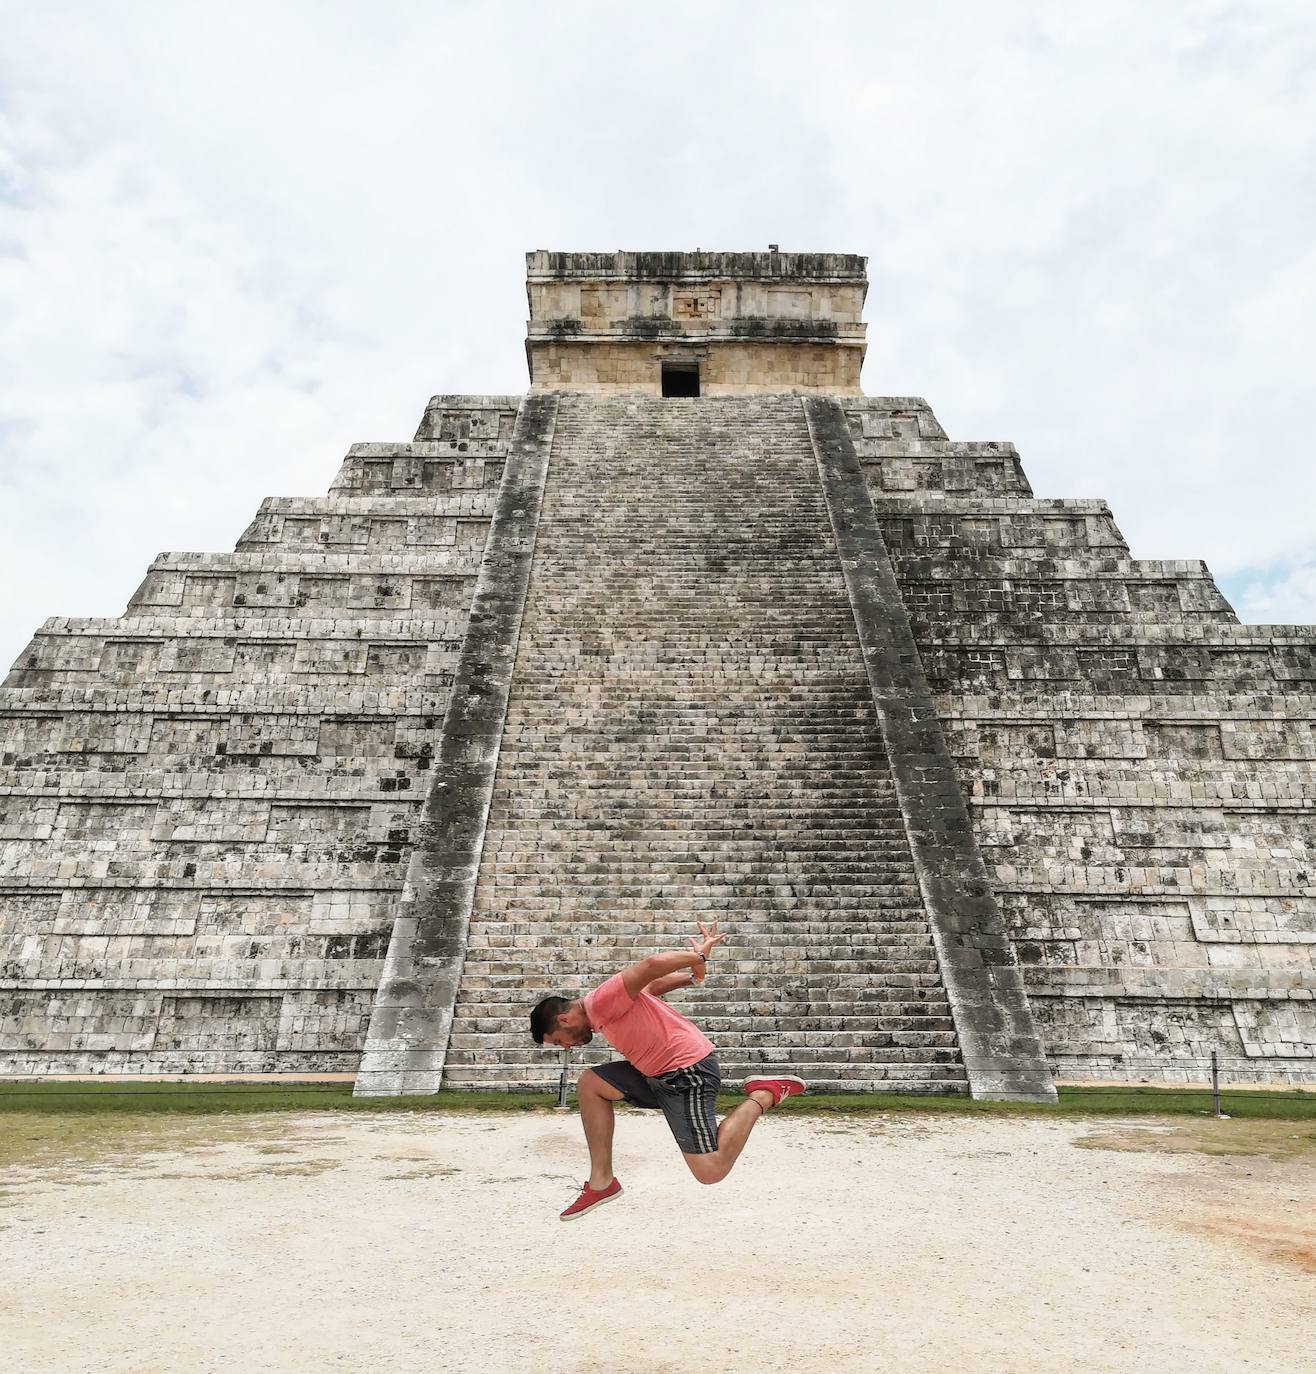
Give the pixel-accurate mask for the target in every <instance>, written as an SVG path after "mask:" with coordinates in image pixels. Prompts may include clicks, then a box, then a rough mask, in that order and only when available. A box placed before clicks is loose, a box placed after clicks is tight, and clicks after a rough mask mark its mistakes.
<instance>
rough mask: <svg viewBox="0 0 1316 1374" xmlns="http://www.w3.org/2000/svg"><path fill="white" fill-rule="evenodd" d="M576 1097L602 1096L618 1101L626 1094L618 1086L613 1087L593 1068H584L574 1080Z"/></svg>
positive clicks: (611, 1100) (610, 1100)
mask: <svg viewBox="0 0 1316 1374" xmlns="http://www.w3.org/2000/svg"><path fill="white" fill-rule="evenodd" d="M576 1096H577V1097H604V1098H607V1100H608V1101H609V1102H620V1101H621V1100H622V1098H623V1097H625V1096H626V1094H625V1093H624V1092H622V1091H621V1089H620V1088H614V1087H613V1086H612V1084H611V1083H609V1082H608V1080H607V1079H606V1078H601V1077H600V1076H599V1075H598V1074H596V1073H595V1072H594V1070H593V1069H586V1070H585V1072H584V1073H582V1074H581V1075H580V1077H579V1078H578V1079H577V1080H576Z"/></svg>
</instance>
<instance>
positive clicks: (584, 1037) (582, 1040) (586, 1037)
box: [576, 1030, 594, 1045]
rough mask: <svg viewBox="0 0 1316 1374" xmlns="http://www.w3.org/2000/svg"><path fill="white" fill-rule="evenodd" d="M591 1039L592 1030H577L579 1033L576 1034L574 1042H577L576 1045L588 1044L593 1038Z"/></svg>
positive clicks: (592, 1036)
mask: <svg viewBox="0 0 1316 1374" xmlns="http://www.w3.org/2000/svg"><path fill="white" fill-rule="evenodd" d="M593 1039H594V1032H593V1031H592V1030H583V1031H581V1032H579V1034H578V1035H577V1036H576V1044H577V1045H588V1044H589V1042H590V1041H591V1040H593Z"/></svg>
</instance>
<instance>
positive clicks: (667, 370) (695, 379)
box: [663, 363, 699, 396]
mask: <svg viewBox="0 0 1316 1374" xmlns="http://www.w3.org/2000/svg"><path fill="white" fill-rule="evenodd" d="M663 395H664V396H698V395H699V364H698V363H664V364H663Z"/></svg>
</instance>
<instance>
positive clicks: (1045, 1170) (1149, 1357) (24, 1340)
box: [0, 1112, 1316, 1374]
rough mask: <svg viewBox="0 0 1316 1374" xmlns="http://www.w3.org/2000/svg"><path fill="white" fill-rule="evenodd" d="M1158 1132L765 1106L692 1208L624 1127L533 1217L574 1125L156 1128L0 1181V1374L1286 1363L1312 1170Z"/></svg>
mask: <svg viewBox="0 0 1316 1374" xmlns="http://www.w3.org/2000/svg"><path fill="white" fill-rule="evenodd" d="M1213 1124H1214V1123H1213ZM4 1128H5V1122H4V1119H3V1118H0V1129H4ZM1223 1128H1224V1126H1223V1125H1222V1129H1223ZM1275 1129H1276V1131H1277V1132H1278V1133H1279V1136H1280V1137H1282V1136H1283V1131H1284V1126H1283V1123H1277V1124H1276V1127H1275ZM1176 1130H1177V1131H1179V1133H1180V1134H1181V1133H1182V1131H1181V1128H1169V1127H1166V1126H1156V1125H1151V1126H1149V1125H1148V1124H1147V1123H1145V1122H1143V1123H1115V1124H1110V1123H1093V1122H1090V1121H1088V1122H1073V1121H1064V1120H1038V1119H1036V1118H1014V1119H1009V1118H1007V1119H1001V1118H974V1117H926V1116H902V1117H891V1118H878V1119H874V1118H838V1119H831V1118H819V1117H803V1116H797V1117H791V1116H789V1115H783V1116H780V1117H775V1118H773V1117H769V1118H768V1119H767V1120H765V1122H764V1123H763V1125H762V1126H761V1127H760V1128H759V1129H758V1130H756V1132H755V1134H754V1136H753V1137H752V1138H751V1141H750V1144H749V1147H748V1150H747V1152H746V1154H745V1156H744V1158H743V1160H742V1162H741V1164H740V1166H739V1167H738V1168H737V1170H736V1172H735V1173H733V1174H732V1176H731V1178H730V1179H728V1180H727V1181H726V1182H725V1183H723V1184H720V1185H718V1186H717V1187H714V1188H703V1187H700V1185H698V1184H697V1183H695V1182H694V1181H693V1179H691V1178H690V1177H689V1176H688V1174H687V1173H686V1171H685V1169H684V1167H683V1165H682V1164H681V1161H680V1159H679V1156H677V1155H676V1154H675V1151H674V1148H673V1146H672V1144H671V1140H670V1137H669V1136H668V1135H667V1131H666V1127H665V1125H664V1123H663V1122H662V1120H661V1119H658V1118H655V1117H652V1116H649V1115H647V1114H640V1113H634V1112H630V1113H626V1114H625V1115H624V1116H623V1118H622V1119H621V1120H620V1121H619V1123H618V1132H617V1134H618V1140H617V1171H618V1174H619V1176H620V1177H621V1179H622V1182H623V1184H624V1186H625V1189H626V1192H625V1195H624V1197H623V1198H621V1199H619V1200H618V1201H616V1202H614V1203H612V1204H609V1205H608V1206H606V1207H604V1208H601V1209H600V1210H599V1211H597V1212H595V1213H593V1214H592V1215H590V1216H588V1217H585V1218H584V1219H582V1220H580V1221H576V1222H572V1223H569V1224H567V1225H564V1224H562V1223H561V1222H559V1221H558V1219H557V1213H558V1211H559V1210H560V1209H561V1208H562V1207H563V1206H564V1205H565V1204H566V1203H567V1202H568V1201H569V1200H570V1199H571V1197H572V1196H573V1194H574V1188H575V1186H576V1185H578V1184H579V1182H580V1180H581V1179H582V1178H583V1177H584V1171H583V1169H582V1147H581V1141H580V1137H579V1123H578V1121H577V1120H576V1118H575V1116H574V1114H573V1115H566V1114H562V1115H559V1114H551V1113H535V1114H525V1115H510V1114H509V1115H488V1116H438V1115H430V1114H424V1115H420V1114H417V1115H407V1114H402V1113H396V1114H395V1113H387V1114H370V1115H349V1114H337V1113H317V1114H313V1115H312V1114H298V1115H279V1116H269V1117H242V1118H229V1119H226V1120H224V1121H223V1122H217V1121H216V1120H215V1119H214V1118H202V1119H194V1120H191V1121H181V1122H175V1123H174V1124H169V1125H156V1126H153V1127H152V1128H151V1133H150V1134H149V1136H148V1135H145V1134H144V1135H143V1136H142V1137H141V1139H140V1140H139V1141H137V1142H135V1143H134V1142H133V1138H132V1137H131V1136H123V1137H120V1138H119V1140H118V1143H117V1144H116V1145H115V1146H114V1148H108V1149H102V1150H101V1151H100V1152H99V1153H96V1152H92V1153H89V1154H85V1155H84V1156H83V1157H80V1158H79V1157H74V1158H71V1159H70V1158H68V1157H64V1158H60V1157H58V1156H47V1157H45V1158H43V1159H42V1160H41V1161H40V1162H39V1163H35V1164H34V1163H32V1162H31V1161H28V1162H24V1163H19V1164H16V1165H11V1166H10V1167H8V1168H6V1169H4V1170H3V1171H0V1351H3V1352H4V1356H3V1364H4V1367H5V1368H6V1369H9V1370H14V1371H21V1374H83V1371H87V1372H88V1374H90V1372H91V1371H95V1374H130V1372H131V1374H156V1371H159V1372H160V1374H165V1372H166V1371H168V1374H194V1372H195V1374H201V1372H202V1371H204V1372H205V1374H209V1371H220V1370H223V1371H241V1372H242V1374H247V1371H262V1374H264V1372H265V1371H272V1372H273V1374H302V1371H306V1372H307V1374H310V1371H317V1372H318V1371H324V1370H329V1371H337V1370H350V1371H357V1370H361V1371H371V1374H376V1371H378V1372H380V1374H387V1372H396V1374H413V1372H414V1374H421V1371H426V1374H434V1372H435V1371H459V1372H460V1374H467V1372H468V1371H469V1374H477V1372H478V1374H502V1372H503V1371H508V1374H530V1371H535V1372H536V1374H538V1372H539V1371H544V1374H549V1372H550V1371H551V1372H552V1374H560V1372H565V1374H605V1372H606V1374H613V1372H614V1371H624V1372H625V1374H659V1371H663V1372H664V1374H666V1372H667V1371H671V1372H672V1374H676V1372H677V1371H679V1372H680V1374H688V1372H689V1371H700V1372H701V1374H722V1371H731V1370H736V1371H752V1374H761V1372H762V1374H775V1372H776V1371H792V1374H801V1372H802V1374H812V1371H819V1374H824V1372H825V1374H849V1372H850V1371H865V1372H867V1371H899V1372H900V1374H906V1372H907V1374H925V1372H926V1374H944V1372H945V1371H952V1370H953V1371H963V1372H965V1374H978V1371H991V1374H1031V1371H1046V1372H1047V1374H1056V1371H1112V1374H1126V1372H1127V1371H1134V1370H1136V1371H1138V1372H1139V1374H1176V1372H1177V1371H1192V1374H1213V1372H1214V1371H1221V1374H1224V1371H1229V1372H1230V1374H1237V1371H1240V1370H1241V1371H1256V1372H1257V1374H1260V1372H1261V1371H1266V1372H1267V1374H1269V1372H1270V1371H1274V1374H1297V1371H1300V1370H1303V1369H1310V1368H1312V1367H1313V1366H1312V1359H1313V1349H1316V1156H1313V1155H1312V1154H1311V1153H1307V1154H1297V1155H1289V1156H1288V1157H1284V1155H1283V1152H1282V1151H1281V1152H1280V1153H1279V1156H1278V1157H1274V1158H1271V1157H1267V1156H1266V1155H1255V1154H1254V1155H1209V1154H1203V1153H1200V1152H1198V1151H1197V1150H1196V1149H1185V1148H1183V1145H1184V1144H1185V1142H1184V1141H1183V1140H1180V1141H1179V1146H1178V1147H1173V1142H1174V1140H1176V1139H1178V1136H1177V1135H1176ZM1160 1137H1164V1141H1166V1142H1170V1143H1171V1145H1172V1148H1170V1149H1166V1148H1148V1146H1149V1145H1154V1144H1157V1142H1158V1139H1160ZM1186 1143H1187V1144H1188V1145H1192V1144H1193V1142H1192V1141H1191V1140H1188V1141H1187V1142H1186Z"/></svg>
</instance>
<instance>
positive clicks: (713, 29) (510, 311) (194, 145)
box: [0, 0, 1316, 663]
mask: <svg viewBox="0 0 1316 1374" xmlns="http://www.w3.org/2000/svg"><path fill="white" fill-rule="evenodd" d="M1314 153H1316V5H1313V4H1312V3H1310V0H1288V2H1287V3H1286V2H1285V0H1266V2H1265V3H1248V4H1228V3H1211V2H1210V0H1202V3H1192V4H1189V3H1171V2H1170V0H1157V3H1146V0H1142V2H1140V3H1134V4H1116V3H1110V4H1102V3H1092V4H1082V5H1080V4H1077V3H1064V4H1043V3H1027V4H1023V3H1020V4H1010V3H1004V2H1003V0H992V3H980V4H969V3H962V4H961V3H940V4H939V3H928V0H919V3H914V0H907V3H901V4H891V3H874V2H873V0H864V3H856V4H843V5H827V4H816V3H810V4H790V5H782V4H770V3H744V4H716V3H707V0H705V2H704V3H680V2H679V0H676V2H675V3H673V2H672V0H669V2H668V3H666V4H664V5H662V6H660V7H655V6H651V5H638V4H636V5H626V4H621V3H617V2H616V0H614V3H612V4H607V5H596V4H584V3H581V4H572V3H560V4H558V5H556V6H551V7H550V6H545V5H543V4H517V3H503V4H498V5H494V4H446V5H445V4H437V3H428V4H418V5H410V4H402V3H340V4H335V3H326V0H317V3H313V4H296V3H286V2H285V3H280V4H274V5H271V4H268V3H259V4H247V3H234V2H233V0H227V2H226V3H225V4H223V5H216V4H213V3H206V4H200V3H195V4H194V3H184V2H183V0H173V2H172V3H146V2H145V0H137V2H136V3H130V0H120V3H117V4H108V3H102V4H94V5H93V4H80V5H70V4H61V3H56V2H53V0H28V3H19V4H15V3H8V0H0V533H2V535H3V546H2V550H0V586H2V587H3V600H2V602H0V607H2V608H0V659H3V660H4V662H5V663H8V662H9V661H11V660H12V659H13V658H14V657H16V656H17V654H18V653H19V651H20V650H21V649H22V648H23V647H24V645H25V644H26V643H27V640H28V638H29V636H30V635H31V633H32V631H33V630H34V629H35V628H36V627H37V626H38V625H39V624H40V622H41V621H42V620H43V619H44V618H45V617H47V616H49V615H56V614H58V615H115V614H118V613H119V612H121V611H122V609H123V606H124V603H125V602H126V600H127V598H128V596H129V595H130V594H131V593H132V591H133V589H134V588H135V587H136V585H137V583H138V582H139V580H140V578H141V575H142V572H143V570H144V569H145V567H146V565H147V564H148V562H149V561H150V560H151V558H152V557H153V556H154V555H155V554H156V553H157V552H159V551H160V550H162V549H174V550H187V549H195V550H209V549H231V548H232V546H233V543H234V541H235V540H236V538H237V537H238V535H239V534H240V533H241V531H242V529H243V528H244V526H245V525H246V523H247V521H248V520H249V519H250V517H251V515H252V513H253V512H254V511H255V509H256V507H257V505H258V504H259V502H260V500H261V498H262V497H264V496H267V495H318V494H322V493H323V492H324V490H325V488H326V487H327V486H328V484H329V482H330V480H331V479H332V477H333V474H334V472H335V470H336V468H337V465H338V462H339V459H340V458H341V456H342V455H343V453H344V452H345V451H346V449H347V446H348V445H349V444H350V443H352V442H353V441H356V440H362V439H374V440H394V439H409V438H410V437H411V436H412V434H413V433H414V431H415V427H416V424H417V421H418V419H419V417H420V414H421V411H422V409H423V406H424V403H425V400H426V398H427V397H428V396H429V395H430V394H431V393H433V392H436V391H458V392H460V391H470V392H519V391H523V390H524V389H525V387H526V384H527V379H526V371H525V354H524V350H523V338H524V328H525V325H524V321H525V313H526V306H525V291H524V285H523V277H524V259H523V256H522V255H523V253H524V252H525V250H527V249H530V248H552V249H577V250H583V249H613V248H628V249H681V248H694V247H702V248H706V249H755V248H764V247H766V246H767V244H768V243H769V242H774V243H780V245H781V246H782V248H783V249H789V250H827V251H839V252H851V253H863V254H866V255H867V256H868V259H869V276H870V279H871V285H870V288H869V295H868V309H867V319H868V336H869V347H868V359H867V363H866V365H865V368H864V387H865V390H866V391H867V392H868V393H869V394H870V395H880V394H889V393H893V394H902V395H903V394H916V395H922V396H926V397H927V398H928V400H929V401H930V402H931V404H932V406H933V408H934V410H935V411H936V412H937V415H938V416H939V418H940V419H941V421H942V423H943V424H944V425H945V427H946V429H947V431H948V433H949V434H950V435H951V437H952V438H957V439H1012V440H1014V441H1015V442H1016V443H1017V444H1018V445H1019V448H1020V450H1021V452H1022V454H1023V459H1024V464H1025V467H1026V469H1027V471H1028V473H1029V475H1030V478H1031V480H1032V483H1033V487H1034V490H1035V491H1036V492H1037V494H1038V495H1040V496H1067V497H1079V496H1083V497H1091V496H1100V497H1104V498H1105V499H1107V500H1108V501H1110V503H1111V505H1112V506H1113V508H1114V511H1115V515H1116V518H1117V520H1118V521H1119V523H1120V525H1121V527H1122V528H1123V530H1124V533H1125V535H1126V537H1127V538H1128V539H1129V541H1130V544H1131V545H1132V548H1133V552H1134V554H1135V555H1136V556H1138V557H1144V558H1205V559H1206V560H1207V561H1208V563H1209V564H1210V566H1211V568H1212V570H1213V571H1214V572H1215V574H1216V576H1217V578H1218V579H1219V581H1220V582H1221V585H1222V586H1223V588H1224V590H1225V592H1226V595H1228V596H1229V597H1230V599H1231V600H1232V601H1233V603H1234V605H1235V608H1236V609H1237V610H1238V611H1239V613H1240V615H1242V616H1243V617H1244V618H1245V619H1248V620H1276V621H1294V620H1298V621H1316V498H1314V497H1313V491H1314V490H1316V482H1314V481H1313V480H1312V474H1311V472H1310V469H1311V467H1312V448H1313V442H1314V441H1313V435H1314V434H1316V406H1314V405H1313V401H1314V400H1316V383H1314V382H1313V360H1316V159H1314Z"/></svg>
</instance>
